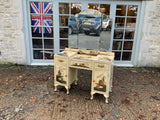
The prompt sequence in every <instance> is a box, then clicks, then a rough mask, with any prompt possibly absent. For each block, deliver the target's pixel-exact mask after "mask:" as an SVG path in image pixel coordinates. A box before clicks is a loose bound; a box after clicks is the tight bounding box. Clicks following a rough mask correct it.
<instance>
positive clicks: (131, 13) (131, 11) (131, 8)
mask: <svg viewBox="0 0 160 120" xmlns="http://www.w3.org/2000/svg"><path fill="white" fill-rule="evenodd" d="M137 10H138V6H137V5H129V6H128V13H127V16H137Z"/></svg>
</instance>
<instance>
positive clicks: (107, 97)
mask: <svg viewBox="0 0 160 120" xmlns="http://www.w3.org/2000/svg"><path fill="white" fill-rule="evenodd" d="M104 97H105V98H106V103H108V98H109V96H107V95H104Z"/></svg>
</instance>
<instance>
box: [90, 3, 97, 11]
mask: <svg viewBox="0 0 160 120" xmlns="http://www.w3.org/2000/svg"><path fill="white" fill-rule="evenodd" d="M88 9H94V10H98V9H99V5H98V4H88Z"/></svg>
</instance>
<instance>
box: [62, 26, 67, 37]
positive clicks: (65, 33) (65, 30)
mask: <svg viewBox="0 0 160 120" xmlns="http://www.w3.org/2000/svg"><path fill="white" fill-rule="evenodd" d="M60 38H68V28H60Z"/></svg>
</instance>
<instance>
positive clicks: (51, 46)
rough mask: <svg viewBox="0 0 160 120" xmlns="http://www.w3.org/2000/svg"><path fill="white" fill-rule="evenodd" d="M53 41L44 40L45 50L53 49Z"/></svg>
mask: <svg viewBox="0 0 160 120" xmlns="http://www.w3.org/2000/svg"><path fill="white" fill-rule="evenodd" d="M53 46H54V45H53V39H44V48H48V49H53Z"/></svg>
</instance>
